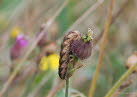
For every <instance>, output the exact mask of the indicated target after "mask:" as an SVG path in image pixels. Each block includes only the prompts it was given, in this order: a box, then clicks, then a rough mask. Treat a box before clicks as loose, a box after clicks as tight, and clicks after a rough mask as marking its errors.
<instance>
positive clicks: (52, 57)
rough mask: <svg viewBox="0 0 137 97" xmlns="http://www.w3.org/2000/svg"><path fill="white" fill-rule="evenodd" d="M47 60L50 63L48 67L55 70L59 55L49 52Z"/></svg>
mask: <svg viewBox="0 0 137 97" xmlns="http://www.w3.org/2000/svg"><path fill="white" fill-rule="evenodd" d="M48 61H49V63H50V69H52V70H56V69H57V68H58V65H59V55H58V54H51V55H49V56H48Z"/></svg>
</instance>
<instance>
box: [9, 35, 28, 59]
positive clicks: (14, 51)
mask: <svg viewBox="0 0 137 97" xmlns="http://www.w3.org/2000/svg"><path fill="white" fill-rule="evenodd" d="M27 45H28V40H27V38H26V37H25V36H24V35H22V34H21V35H18V36H17V38H16V42H15V44H14V45H13V46H12V48H11V50H10V56H11V59H13V60H14V59H16V58H18V57H19V56H21V54H22V52H23V50H24V48H25V47H26V46H27Z"/></svg>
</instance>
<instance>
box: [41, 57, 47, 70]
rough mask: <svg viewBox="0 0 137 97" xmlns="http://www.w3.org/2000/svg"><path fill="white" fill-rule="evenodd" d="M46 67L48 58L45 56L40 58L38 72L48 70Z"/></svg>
mask: <svg viewBox="0 0 137 97" xmlns="http://www.w3.org/2000/svg"><path fill="white" fill-rule="evenodd" d="M48 65H49V63H48V58H47V57H46V56H44V57H42V58H41V61H40V64H39V68H40V70H42V71H45V70H47V69H48Z"/></svg>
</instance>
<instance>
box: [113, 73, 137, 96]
mask: <svg viewBox="0 0 137 97" xmlns="http://www.w3.org/2000/svg"><path fill="white" fill-rule="evenodd" d="M135 77H136V73H132V74H131V75H129V77H128V78H127V79H126V80H125V81H124V82H123V83H122V84H121V85H120V87H119V88H118V89H117V90H116V92H115V93H114V94H113V95H112V96H111V97H118V95H119V94H120V93H121V92H122V91H123V90H124V89H126V88H127V87H129V86H130V85H131V84H132V83H133V82H134V80H135Z"/></svg>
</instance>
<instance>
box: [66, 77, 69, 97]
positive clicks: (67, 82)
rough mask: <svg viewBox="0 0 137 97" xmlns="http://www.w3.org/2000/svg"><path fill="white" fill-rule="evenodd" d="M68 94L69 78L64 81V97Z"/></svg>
mask: <svg viewBox="0 0 137 97" xmlns="http://www.w3.org/2000/svg"><path fill="white" fill-rule="evenodd" d="M68 93H69V78H68V79H67V80H66V91H65V97H68Z"/></svg>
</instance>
